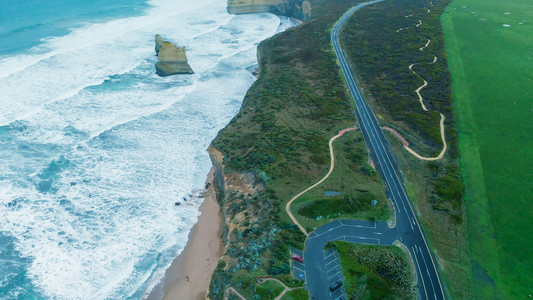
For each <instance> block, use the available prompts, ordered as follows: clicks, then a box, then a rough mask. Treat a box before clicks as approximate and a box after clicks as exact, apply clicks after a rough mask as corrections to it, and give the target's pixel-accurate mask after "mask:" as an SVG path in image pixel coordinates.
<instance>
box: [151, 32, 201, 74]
mask: <svg viewBox="0 0 533 300" xmlns="http://www.w3.org/2000/svg"><path fill="white" fill-rule="evenodd" d="M155 53H156V55H157V57H158V58H159V62H158V63H157V64H156V65H155V69H156V74H157V75H159V76H169V75H174V74H192V73H194V71H193V70H192V68H191V66H189V63H188V62H187V55H186V54H185V46H183V47H178V46H176V45H174V44H172V43H171V42H167V41H164V40H163V38H162V37H161V36H160V35H159V34H156V35H155Z"/></svg>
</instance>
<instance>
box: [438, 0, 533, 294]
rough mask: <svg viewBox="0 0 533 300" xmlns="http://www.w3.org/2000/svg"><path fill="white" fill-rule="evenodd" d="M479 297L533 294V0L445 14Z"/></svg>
mask: <svg viewBox="0 0 533 300" xmlns="http://www.w3.org/2000/svg"><path fill="white" fill-rule="evenodd" d="M442 24H443V28H444V31H445V41H446V50H447V54H448V63H449V67H450V71H451V74H452V88H453V99H454V111H455V114H456V119H457V130H458V133H459V134H458V135H459V147H460V153H461V167H462V174H463V179H464V183H465V188H466V190H465V203H466V209H467V222H468V234H469V243H470V249H471V258H472V272H473V275H474V280H473V285H474V292H475V296H476V298H478V299H527V298H528V295H530V294H533V257H532V256H531V253H532V250H531V249H532V248H533V239H532V238H533V227H532V226H531V223H530V222H531V220H532V219H533V201H531V200H532V199H533V184H532V182H533V172H532V170H531V168H532V166H533V133H532V131H531V130H532V129H533V51H532V49H533V3H531V2H530V1H523V0H509V1H500V0H455V1H454V2H452V3H451V4H450V6H449V7H448V8H447V10H446V12H445V14H444V15H443V16H442Z"/></svg>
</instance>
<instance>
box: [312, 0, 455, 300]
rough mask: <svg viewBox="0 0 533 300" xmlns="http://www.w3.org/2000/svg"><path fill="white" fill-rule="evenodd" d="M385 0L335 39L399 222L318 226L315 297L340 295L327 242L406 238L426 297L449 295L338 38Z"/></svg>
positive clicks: (384, 242)
mask: <svg viewBox="0 0 533 300" xmlns="http://www.w3.org/2000/svg"><path fill="white" fill-rule="evenodd" d="M381 1H382V0H377V1H372V2H367V3H363V4H359V5H357V6H355V7H353V8H352V9H350V10H349V11H348V12H347V13H346V14H344V15H343V16H342V18H341V19H340V20H339V22H338V23H337V25H335V27H334V29H333V31H332V33H331V40H332V42H333V46H334V49H335V53H336V54H337V58H338V60H339V63H340V67H341V68H342V71H343V73H344V76H345V78H346V81H347V84H348V88H349V90H350V93H351V94H352V96H353V98H354V101H355V105H356V108H357V109H356V116H357V119H358V120H359V125H360V127H361V131H362V133H363V136H364V138H365V141H366V145H367V147H368V149H369V151H370V155H371V157H372V159H373V161H374V164H375V166H376V169H377V170H378V172H379V174H380V175H381V177H382V179H383V181H384V183H385V185H386V190H387V196H388V197H389V198H391V200H392V202H393V204H394V207H395V210H396V217H397V223H396V227H395V228H393V229H390V228H389V227H388V226H387V224H386V223H385V222H378V223H370V222H363V221H354V220H343V221H334V222H332V223H329V224H326V225H324V226H322V227H320V228H318V229H317V230H315V231H314V232H312V233H311V234H310V235H309V237H308V238H307V240H306V243H305V252H304V260H305V272H306V280H307V287H308V289H309V293H310V295H311V299H317V300H319V299H320V300H322V299H335V298H332V297H333V296H332V295H331V294H330V291H329V285H328V284H329V282H328V276H327V273H326V269H327V267H326V259H325V257H324V246H325V245H326V243H327V242H328V241H335V240H345V241H349V242H352V243H358V244H374V245H391V244H392V243H393V242H394V240H399V241H401V242H402V243H403V244H404V245H405V246H406V247H407V248H408V249H409V251H410V254H411V257H412V259H413V262H414V264H415V268H416V272H417V276H418V287H419V291H420V297H421V299H445V298H446V297H445V295H444V291H443V288H442V284H441V281H440V277H439V274H438V271H437V268H436V265H435V261H434V258H433V254H432V253H431V251H430V250H429V248H428V245H427V243H426V240H425V237H424V234H423V232H422V230H421V228H420V225H419V223H418V220H417V218H416V216H415V214H414V212H413V208H412V206H411V203H410V201H409V199H408V197H407V193H406V191H405V189H404V187H403V184H402V182H403V179H402V176H401V173H400V171H399V169H398V165H397V163H396V161H395V159H394V157H393V155H392V153H391V151H390V147H389V144H388V142H387V140H386V138H385V135H384V134H383V131H382V130H381V127H380V126H379V123H378V121H377V119H376V117H375V115H374V113H373V111H372V110H371V109H370V108H369V107H368V106H367V104H366V103H365V101H364V100H363V97H362V96H361V93H360V91H359V88H358V87H357V84H356V83H355V80H354V78H353V74H352V69H351V67H350V65H349V63H348V61H347V59H346V55H345V54H344V51H343V50H342V49H341V47H340V45H339V40H338V34H339V30H340V28H341V27H342V25H343V24H344V23H345V22H346V21H347V20H348V18H349V17H350V15H351V14H353V13H354V12H355V11H356V10H357V9H359V8H361V7H364V6H367V5H370V4H373V3H376V2H381Z"/></svg>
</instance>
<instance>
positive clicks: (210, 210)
mask: <svg viewBox="0 0 533 300" xmlns="http://www.w3.org/2000/svg"><path fill="white" fill-rule="evenodd" d="M213 172H214V169H211V171H210V172H209V175H208V178H207V182H206V183H207V184H209V188H208V189H207V191H206V193H205V199H204V202H203V203H202V205H201V206H200V212H201V215H200V217H199V218H198V223H196V225H194V227H193V228H192V229H191V232H190V234H189V241H188V242H187V245H186V246H185V249H183V252H182V253H181V254H180V255H179V256H178V257H177V258H176V259H175V260H174V261H173V262H172V264H171V266H170V267H169V268H168V269H167V271H166V273H165V278H164V281H163V287H162V289H163V291H164V298H163V299H172V300H176V299H179V300H188V299H194V300H197V299H205V298H206V295H207V292H208V290H209V283H210V281H211V275H212V274H213V271H214V270H215V268H216V266H217V264H218V259H219V258H220V256H221V255H222V250H223V248H224V245H223V243H222V239H221V238H220V235H221V232H222V220H221V218H220V207H219V205H218V202H217V199H216V193H215V189H214V186H213ZM158 298H159V299H160V296H157V295H154V294H153V293H152V295H150V297H149V298H148V299H158Z"/></svg>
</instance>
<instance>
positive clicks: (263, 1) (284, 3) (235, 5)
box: [227, 0, 311, 21]
mask: <svg viewBox="0 0 533 300" xmlns="http://www.w3.org/2000/svg"><path fill="white" fill-rule="evenodd" d="M227 9H228V12H229V13H230V14H248V13H261V12H270V13H274V14H278V15H283V16H288V17H293V18H296V19H299V20H302V21H307V20H308V19H309V18H310V17H311V4H310V2H309V1H307V0H228V6H227Z"/></svg>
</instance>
